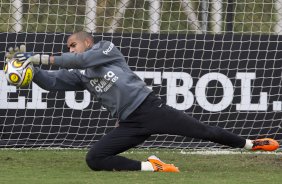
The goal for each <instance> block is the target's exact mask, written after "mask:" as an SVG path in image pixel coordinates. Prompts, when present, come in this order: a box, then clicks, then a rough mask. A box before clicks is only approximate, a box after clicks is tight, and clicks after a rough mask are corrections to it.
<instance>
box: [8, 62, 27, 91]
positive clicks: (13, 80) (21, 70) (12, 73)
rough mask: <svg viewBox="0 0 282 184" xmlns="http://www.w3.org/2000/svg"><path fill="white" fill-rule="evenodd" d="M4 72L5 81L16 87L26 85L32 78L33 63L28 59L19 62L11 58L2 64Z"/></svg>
mask: <svg viewBox="0 0 282 184" xmlns="http://www.w3.org/2000/svg"><path fill="white" fill-rule="evenodd" d="M4 72H5V76H6V79H7V81H8V82H9V83H10V84H12V85H14V86H17V87H26V86H28V85H29V84H30V83H31V81H32V79H33V65H32V63H31V62H30V61H29V60H27V61H24V62H20V61H19V60H18V59H16V58H12V59H11V60H9V61H8V62H7V63H6V65H5V66H4Z"/></svg>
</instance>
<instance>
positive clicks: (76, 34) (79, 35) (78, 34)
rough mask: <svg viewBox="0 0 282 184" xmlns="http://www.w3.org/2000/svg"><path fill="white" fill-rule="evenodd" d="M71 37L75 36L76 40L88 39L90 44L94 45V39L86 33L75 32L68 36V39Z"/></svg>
mask: <svg viewBox="0 0 282 184" xmlns="http://www.w3.org/2000/svg"><path fill="white" fill-rule="evenodd" d="M71 36H75V37H76V38H78V39H79V40H86V39H89V40H90V41H91V42H92V43H94V38H93V36H92V35H91V34H90V33H87V32H86V31H79V32H75V33H73V34H72V35H70V36H69V38H70V37H71Z"/></svg>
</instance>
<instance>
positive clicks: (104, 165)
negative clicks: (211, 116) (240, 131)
mask: <svg viewBox="0 0 282 184" xmlns="http://www.w3.org/2000/svg"><path fill="white" fill-rule="evenodd" d="M152 134H172V135H181V136H186V137H191V138H197V139H204V140H208V141H212V142H215V143H220V144H223V145H227V146H231V147H234V148H242V147H244V145H245V143H246V140H245V139H244V138H242V137H239V136H237V135H235V134H233V133H231V132H228V131H226V130H224V129H222V128H219V127H213V126H209V125H206V124H203V123H200V122H199V121H198V120H196V119H194V118H193V117H191V116H189V115H187V114H185V113H184V112H182V111H179V110H176V109H174V108H172V107H170V106H168V105H165V104H164V103H163V102H162V101H161V100H160V99H159V98H157V97H156V96H155V95H154V94H150V95H149V96H148V97H147V98H146V99H145V101H144V102H143V103H142V104H141V105H140V106H139V107H138V108H137V109H136V110H135V111H134V112H133V113H132V114H131V115H130V116H129V117H128V118H127V119H126V120H124V121H121V122H120V123H119V126H118V127H117V128H115V129H114V130H112V131H111V132H109V133H108V134H107V135H105V136H104V137H102V139H101V140H99V141H98V142H97V143H95V144H94V146H93V147H92V148H91V149H90V150H89V152H88V153H87V156H86V162H87V164H88V166H89V167H90V168H91V169H92V170H108V171H113V170H117V171H120V170H140V169H141V162H140V161H136V160H131V159H127V158H125V157H122V156H118V155H117V154H119V153H121V152H124V151H126V150H128V149H130V148H132V147H134V146H137V145H139V144H141V143H142V142H144V141H145V140H146V139H147V138H148V137H149V136H150V135H152Z"/></svg>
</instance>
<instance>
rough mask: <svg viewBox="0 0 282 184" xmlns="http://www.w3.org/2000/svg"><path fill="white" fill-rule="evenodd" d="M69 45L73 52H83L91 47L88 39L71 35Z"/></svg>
mask: <svg viewBox="0 0 282 184" xmlns="http://www.w3.org/2000/svg"><path fill="white" fill-rule="evenodd" d="M67 45H68V48H69V51H70V52H72V53H82V52H84V51H85V50H86V49H87V48H88V47H89V43H88V41H87V40H80V39H77V38H76V36H70V37H69V39H68V42H67Z"/></svg>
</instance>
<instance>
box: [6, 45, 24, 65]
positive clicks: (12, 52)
mask: <svg viewBox="0 0 282 184" xmlns="http://www.w3.org/2000/svg"><path fill="white" fill-rule="evenodd" d="M18 52H20V53H23V52H26V46H25V45H21V46H20V48H19V47H15V48H13V47H10V48H9V49H8V52H6V54H5V61H6V62H8V61H9V60H10V59H12V58H13V57H14V56H15V54H16V53H18Z"/></svg>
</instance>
